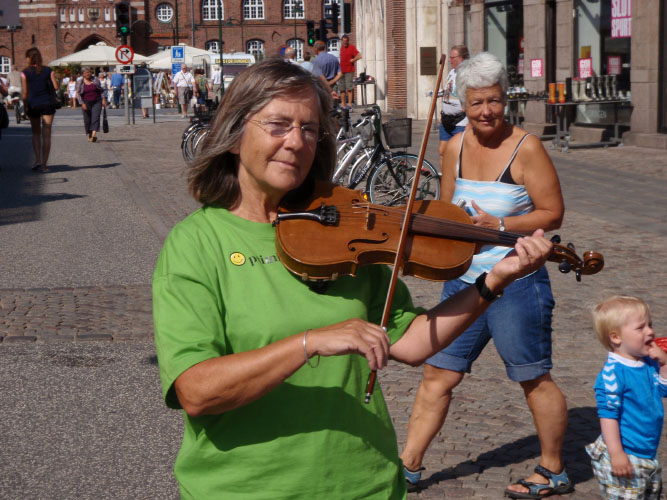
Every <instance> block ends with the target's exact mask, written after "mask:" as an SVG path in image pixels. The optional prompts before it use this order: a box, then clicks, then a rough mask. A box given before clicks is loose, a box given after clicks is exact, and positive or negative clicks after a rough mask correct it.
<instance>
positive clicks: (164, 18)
mask: <svg viewBox="0 0 667 500" xmlns="http://www.w3.org/2000/svg"><path fill="white" fill-rule="evenodd" d="M155 17H157V20H158V21H160V22H161V23H168V22H169V21H171V20H172V19H173V18H174V9H173V8H172V6H171V5H169V4H168V3H161V4H160V5H158V6H157V8H156V9H155Z"/></svg>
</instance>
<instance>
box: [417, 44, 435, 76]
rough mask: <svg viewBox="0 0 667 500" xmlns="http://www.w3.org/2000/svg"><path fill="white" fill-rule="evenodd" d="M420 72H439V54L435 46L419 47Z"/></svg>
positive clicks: (432, 73)
mask: <svg viewBox="0 0 667 500" xmlns="http://www.w3.org/2000/svg"><path fill="white" fill-rule="evenodd" d="M419 74H420V75H437V74H438V56H437V49H436V48H435V47H419Z"/></svg>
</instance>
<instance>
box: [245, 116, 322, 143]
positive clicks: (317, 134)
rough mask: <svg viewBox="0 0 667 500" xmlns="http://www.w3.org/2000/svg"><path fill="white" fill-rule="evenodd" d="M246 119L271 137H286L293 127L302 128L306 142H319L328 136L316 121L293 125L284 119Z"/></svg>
mask: <svg viewBox="0 0 667 500" xmlns="http://www.w3.org/2000/svg"><path fill="white" fill-rule="evenodd" d="M246 121H249V122H252V123H254V124H255V125H257V126H258V127H259V128H261V129H262V130H263V131H264V132H266V133H267V134H269V135H270V136H271V137H285V136H287V134H289V133H290V132H291V131H292V129H293V128H298V129H301V137H302V138H303V140H304V141H306V142H318V141H321V140H322V139H323V138H324V137H325V136H326V132H325V131H324V130H322V129H321V127H320V126H319V125H317V124H315V123H306V124H305V125H292V124H291V123H290V122H288V121H284V120H268V121H263V122H261V121H259V120H252V119H247V120H246Z"/></svg>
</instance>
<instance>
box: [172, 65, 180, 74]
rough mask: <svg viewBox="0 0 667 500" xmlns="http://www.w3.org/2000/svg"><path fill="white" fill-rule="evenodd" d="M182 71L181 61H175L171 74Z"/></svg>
mask: <svg viewBox="0 0 667 500" xmlns="http://www.w3.org/2000/svg"><path fill="white" fill-rule="evenodd" d="M179 71H181V63H175V64H172V65H171V75H172V76H174V75H175V74H176V73H178V72H179Z"/></svg>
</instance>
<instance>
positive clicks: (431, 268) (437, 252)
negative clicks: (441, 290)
mask: <svg viewBox="0 0 667 500" xmlns="http://www.w3.org/2000/svg"><path fill="white" fill-rule="evenodd" d="M290 209H291V210H290V211H289V212H283V211H279V213H278V215H277V218H276V220H275V221H274V223H273V224H274V225H275V227H276V249H277V253H278V257H279V258H280V260H281V261H282V263H283V264H284V265H285V267H287V269H289V270H290V271H292V272H293V273H295V274H297V275H299V276H301V278H302V279H303V280H315V281H317V280H335V279H337V278H338V277H340V276H343V275H350V276H355V275H356V271H357V269H358V268H359V267H360V266H364V265H368V264H394V262H395V259H396V249H397V248H398V240H399V238H400V235H401V232H402V229H403V223H404V220H405V207H404V206H398V207H388V206H383V205H376V204H373V203H369V202H368V201H367V200H366V199H364V196H363V193H362V192H361V191H355V190H351V189H347V188H344V187H342V186H338V185H334V184H329V183H324V182H319V183H316V185H315V192H314V195H313V197H312V199H310V200H308V201H306V202H304V203H302V204H301V205H297V206H294V207H290ZM522 236H523V235H520V234H515V233H510V232H505V231H497V230H494V229H489V228H484V227H479V226H475V225H474V224H473V222H472V219H471V218H470V216H469V215H468V214H467V213H466V211H465V210H463V209H462V208H460V207H458V206H456V205H454V204H452V203H448V202H445V201H439V200H415V202H414V205H413V210H412V213H411V215H410V223H409V227H408V237H407V240H406V242H405V245H404V247H403V248H404V254H403V256H402V257H403V258H402V259H401V260H400V262H401V263H402V269H401V271H402V272H403V275H409V276H415V277H417V278H422V279H426V280H431V281H445V280H451V279H455V278H458V277H459V276H461V275H463V274H464V273H465V272H466V271H467V270H468V268H469V267H470V264H471V262H472V258H473V256H474V255H475V254H476V253H478V252H479V251H480V249H481V247H482V245H501V246H507V247H513V246H514V244H515V243H516V241H517V240H518V239H519V238H521V237H522ZM552 243H553V250H552V253H551V255H550V256H549V259H548V260H549V261H552V262H558V263H559V266H558V269H559V271H560V272H562V273H568V272H570V271H574V273H575V276H576V279H577V281H581V276H582V275H590V274H595V273H597V272H599V271H600V270H602V268H603V267H604V258H603V256H602V255H601V254H599V253H597V252H594V251H587V252H585V253H584V254H583V258H580V257H579V256H578V255H577V254H576V252H575V247H574V245H572V244H571V243H570V244H568V245H566V246H563V245H560V238H559V237H558V236H554V238H552Z"/></svg>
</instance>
